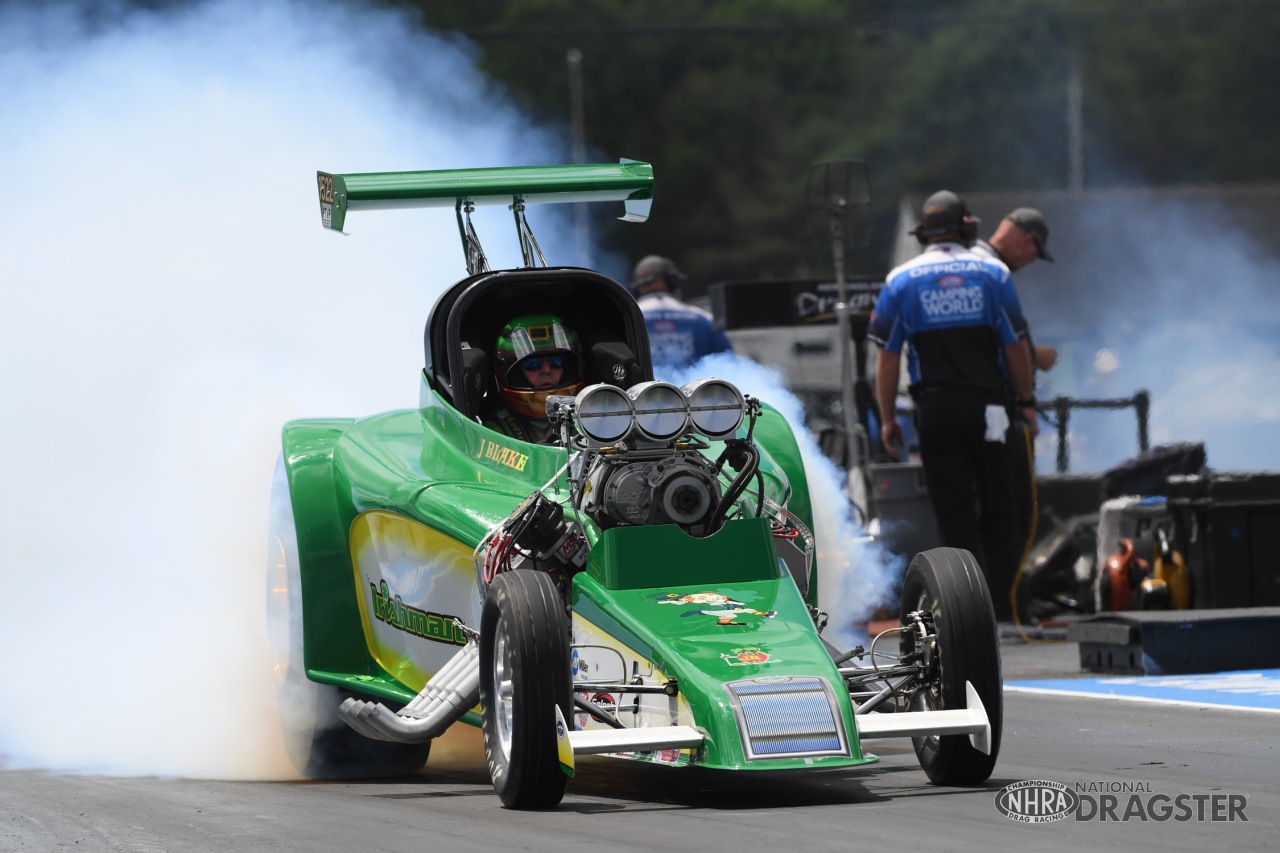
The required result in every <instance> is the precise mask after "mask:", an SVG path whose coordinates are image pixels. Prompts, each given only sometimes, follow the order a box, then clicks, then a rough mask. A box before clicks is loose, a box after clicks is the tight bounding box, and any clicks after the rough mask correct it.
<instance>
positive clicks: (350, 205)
mask: <svg viewBox="0 0 1280 853" xmlns="http://www.w3.org/2000/svg"><path fill="white" fill-rule="evenodd" d="M316 181H317V184H318V187H319V190H320V223H321V224H322V225H323V226H324V227H325V228H329V229H332V230H334V231H339V232H340V231H342V228H343V226H344V225H345V224H346V221H347V213H349V212H351V211H356V210H398V209H401V208H416V207H452V208H454V210H455V211H456V212H457V216H458V229H459V231H460V232H461V235H462V245H463V251H464V252H466V255H467V269H468V271H469V272H471V273H472V274H475V273H477V272H482V271H484V270H487V269H488V262H487V261H486V260H485V258H484V252H483V250H482V249H481V248H480V243H479V240H478V239H477V238H476V236H475V231H474V229H473V228H472V227H471V216H470V213H471V211H472V209H473V208H475V207H476V206H478V205H493V204H506V205H508V206H509V207H510V208H511V210H512V211H513V212H514V214H515V219H516V230H517V234H518V237H519V239H520V248H521V252H522V254H523V255H524V259H525V266H527V267H529V266H533V265H534V264H533V261H534V253H535V252H536V253H537V256H538V258H539V259H541V260H542V261H543V265H544V266H545V265H546V261H545V259H543V258H542V251H541V249H539V248H538V244H537V241H536V240H534V238H533V233H532V232H531V231H530V230H529V226H528V222H527V221H526V220H525V217H524V207H525V205H527V204H542V203H573V202H588V201H621V202H622V204H623V215H622V216H621V217H620V218H621V219H622V220H624V221H626V222H643V221H645V220H646V219H648V218H649V208H650V206H651V205H652V204H653V166H651V165H650V164H648V163H641V162H639V161H637V160H625V159H624V160H621V161H619V162H618V163H601V164H581V165H566V166H513V167H509V168H490V169H443V170H439V171H431V172H365V173H359V174H350V175H335V174H331V173H329V172H316ZM464 214H465V215H466V219H465V222H464V219H463V216H464Z"/></svg>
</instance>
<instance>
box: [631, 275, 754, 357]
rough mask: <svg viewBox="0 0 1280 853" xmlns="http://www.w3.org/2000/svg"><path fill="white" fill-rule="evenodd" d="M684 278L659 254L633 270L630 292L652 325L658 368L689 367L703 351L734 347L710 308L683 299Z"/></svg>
mask: <svg viewBox="0 0 1280 853" xmlns="http://www.w3.org/2000/svg"><path fill="white" fill-rule="evenodd" d="M684 282H685V276H684V273H682V272H680V269H679V268H678V267H677V266H676V265H675V264H674V263H672V262H671V261H670V260H668V259H667V258H664V257H661V256H659V255H648V256H646V257H644V258H642V259H641V260H640V263H638V264H636V268H635V272H634V273H633V274H632V280H631V292H632V293H633V294H635V297H636V301H637V302H639V304H640V311H641V312H642V313H643V314H644V322H645V325H646V326H648V328H649V349H650V352H651V353H652V355H653V364H654V367H655V368H662V367H669V368H681V367H687V366H689V365H690V364H693V363H694V362H695V361H697V360H698V359H700V358H702V357H703V356H704V355H711V354H712V353H717V352H732V351H733V345H732V344H730V343H729V338H728V337H727V336H726V335H725V333H724V332H722V331H720V330H719V329H717V328H716V327H715V321H714V319H713V318H712V316H711V314H710V312H708V311H704V310H702V309H701V308H697V307H695V306H693V305H689V304H688V303H685V302H682V301H681V300H680V295H681V289H682V287H683V285H684Z"/></svg>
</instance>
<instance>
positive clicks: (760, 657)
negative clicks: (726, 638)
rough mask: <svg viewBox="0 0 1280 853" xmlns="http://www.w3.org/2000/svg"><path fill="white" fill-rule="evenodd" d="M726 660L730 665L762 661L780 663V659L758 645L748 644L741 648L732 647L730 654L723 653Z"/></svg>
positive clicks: (753, 663)
mask: <svg viewBox="0 0 1280 853" xmlns="http://www.w3.org/2000/svg"><path fill="white" fill-rule="evenodd" d="M720 657H722V658H724V662H725V663H727V664H729V666H752V665H755V664H762V663H779V661H778V660H777V659H776V658H774V657H773V656H772V655H770V654H769V653H768V652H766V651H765V650H764V649H761V648H759V647H757V646H747V647H745V648H741V649H730V650H729V654H727V655H726V654H721V655H720Z"/></svg>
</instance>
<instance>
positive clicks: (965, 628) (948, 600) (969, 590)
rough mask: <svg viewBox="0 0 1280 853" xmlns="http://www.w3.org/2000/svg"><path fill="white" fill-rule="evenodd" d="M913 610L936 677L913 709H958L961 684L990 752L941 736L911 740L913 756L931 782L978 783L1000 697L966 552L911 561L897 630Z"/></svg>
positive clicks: (995, 729)
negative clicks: (982, 723)
mask: <svg viewBox="0 0 1280 853" xmlns="http://www.w3.org/2000/svg"><path fill="white" fill-rule="evenodd" d="M917 610H920V611H925V612H926V613H928V614H930V616H931V618H932V622H933V627H934V631H935V635H936V637H937V646H938V647H937V651H936V654H937V679H936V681H935V682H934V684H933V685H931V687H930V689H929V690H927V691H925V692H924V693H923V694H922V695H921V696H920V697H919V698H918V699H917V703H916V705H915V707H914V708H913V710H920V711H925V710H930V711H932V710H952V709H961V708H964V707H965V682H969V683H971V684H973V686H974V689H975V690H977V692H978V697H979V698H980V699H981V700H982V704H983V706H984V707H985V708H986V712H987V718H988V720H990V722H991V753H990V754H989V755H984V754H983V753H982V752H980V751H978V750H977V749H975V748H974V746H973V744H972V743H970V741H969V736H968V735H944V736H932V737H919V738H913V739H912V740H913V741H914V743H915V748H916V756H917V757H918V758H919V759H920V766H921V767H922V768H924V772H925V773H926V774H927V775H928V776H929V781H931V782H933V783H934V784H937V785H977V784H980V783H982V782H985V781H986V780H987V779H988V778H990V776H991V772H992V771H993V770H994V769H995V766H996V759H997V758H998V757H999V754H1000V732H1001V729H1002V728H1003V722H1004V699H1003V679H1002V675H1001V671H1000V642H999V636H998V634H997V630H996V620H995V613H994V611H993V609H992V606H991V595H990V593H989V592H988V590H987V583H986V580H985V579H984V578H983V576H982V569H981V568H979V566H978V562H977V560H975V559H974V557H973V555H972V554H971V553H969V552H968V551H964V550H961V549H958V548H935V549H933V550H931V551H924V552H922V553H920V554H917V555H916V556H915V558H914V559H913V560H912V561H911V565H910V566H909V567H908V568H907V574H906V577H905V578H904V580H903V584H902V605H901V618H902V624H904V625H906V624H909V620H908V618H907V614H909V613H911V612H913V611H917ZM907 636H908V635H905V634H904V643H906V644H909V643H910V642H911V641H910V640H909V639H906V637H907Z"/></svg>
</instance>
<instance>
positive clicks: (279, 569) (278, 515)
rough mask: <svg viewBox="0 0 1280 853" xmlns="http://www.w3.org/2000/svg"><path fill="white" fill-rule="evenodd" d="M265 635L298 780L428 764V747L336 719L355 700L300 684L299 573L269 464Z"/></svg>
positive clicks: (394, 772) (293, 533)
mask: <svg viewBox="0 0 1280 853" xmlns="http://www.w3.org/2000/svg"><path fill="white" fill-rule="evenodd" d="M267 628H268V633H269V636H270V644H271V655H272V664H273V669H274V671H275V676H276V702H277V705H278V706H279V709H280V729H281V734H282V735H283V736H284V747H285V752H286V753H287V754H288V756H289V761H290V762H291V763H292V764H293V766H294V767H295V768H296V769H297V770H298V772H299V773H301V774H302V775H303V776H305V777H306V778H308V779H356V778H371V777H380V776H382V777H385V776H406V775H408V774H410V773H413V772H415V771H417V770H420V769H421V768H422V765H424V764H426V763H427V756H428V755H429V754H430V752H431V743H430V742H429V741H428V742H427V743H421V744H419V743H392V742H389V741H381V740H373V739H371V738H367V737H364V736H363V735H361V734H359V733H358V732H356V731H355V730H354V729H352V728H351V727H349V726H348V725H347V724H346V723H344V722H342V720H340V719H339V718H338V706H339V705H341V704H342V700H343V699H345V698H346V697H347V696H351V695H354V694H352V693H347V692H344V691H340V690H338V688H336V687H333V686H331V685H327V684H317V683H316V682H314V681H311V680H309V679H308V678H307V675H306V668H305V664H304V661H303V636H302V570H301V564H300V562H299V559H298V536H297V528H296V527H295V525H294V517H293V502H292V500H291V498H290V495H289V481H288V478H287V476H286V474H285V470H284V462H283V460H280V461H278V462H277V463H276V473H275V480H274V483H273V485H272V489H271V521H270V533H269V536H268V553H267ZM360 698H368V697H360Z"/></svg>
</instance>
